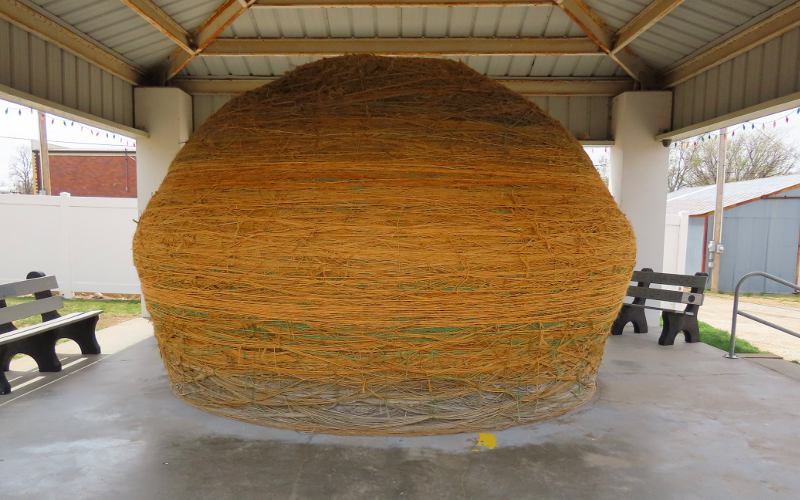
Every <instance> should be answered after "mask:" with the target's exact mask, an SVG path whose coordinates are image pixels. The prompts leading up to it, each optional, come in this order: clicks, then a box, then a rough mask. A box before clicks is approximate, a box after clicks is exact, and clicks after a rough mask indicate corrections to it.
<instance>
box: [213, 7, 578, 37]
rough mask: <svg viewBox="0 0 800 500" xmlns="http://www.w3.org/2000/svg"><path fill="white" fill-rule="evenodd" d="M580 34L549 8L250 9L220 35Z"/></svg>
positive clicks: (441, 35) (565, 17)
mask: <svg viewBox="0 0 800 500" xmlns="http://www.w3.org/2000/svg"><path fill="white" fill-rule="evenodd" d="M447 36H452V37H467V36H475V37H487V36H498V37H515V36H531V37H538V36H550V37H557V36H584V34H583V32H582V31H581V29H580V28H579V27H578V26H577V25H575V23H573V22H572V21H571V20H570V19H569V17H567V15H566V14H564V12H563V11H562V10H561V9H559V8H556V7H553V6H548V5H545V6H526V5H509V6H497V7H485V6H481V7H475V6H448V7H348V8H342V7H275V8H251V9H250V10H249V11H248V12H246V13H245V14H244V15H242V16H241V17H239V18H238V19H237V20H236V21H235V22H234V23H233V24H232V25H231V26H230V27H229V28H228V29H226V30H225V31H223V33H222V35H221V37H223V38H230V37H242V38H281V37H284V38H297V37H309V38H317V37H333V38H350V37H356V38H358V37H447Z"/></svg>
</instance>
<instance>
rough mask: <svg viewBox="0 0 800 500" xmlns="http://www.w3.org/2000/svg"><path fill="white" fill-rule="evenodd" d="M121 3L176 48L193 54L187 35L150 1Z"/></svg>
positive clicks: (181, 27)
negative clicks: (171, 42) (174, 44)
mask: <svg viewBox="0 0 800 500" xmlns="http://www.w3.org/2000/svg"><path fill="white" fill-rule="evenodd" d="M121 2H122V3H124V4H125V5H126V6H127V7H128V8H129V9H131V10H132V11H134V12H136V13H137V14H139V16H141V17H142V18H143V19H144V20H145V21H147V22H148V23H150V24H152V25H153V27H155V28H156V29H157V30H158V31H160V32H161V33H163V34H164V35H165V36H166V37H167V38H169V39H170V40H172V41H173V42H175V43H176V44H177V45H178V47H180V48H181V49H183V50H184V51H186V52H188V53H190V54H192V53H194V49H193V48H192V40H191V38H190V37H189V33H188V32H187V31H186V30H185V29H184V28H183V26H181V25H180V24H179V23H178V22H177V21H175V19H173V18H172V17H170V15H169V14H167V13H166V12H164V11H163V10H162V9H161V7H159V6H158V5H156V4H155V3H153V1H152V0H121Z"/></svg>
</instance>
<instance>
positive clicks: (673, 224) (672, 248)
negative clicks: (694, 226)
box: [663, 212, 689, 274]
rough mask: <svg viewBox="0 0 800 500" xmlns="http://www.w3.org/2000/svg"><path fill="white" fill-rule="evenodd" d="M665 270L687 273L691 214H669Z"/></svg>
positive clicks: (665, 241) (665, 229)
mask: <svg viewBox="0 0 800 500" xmlns="http://www.w3.org/2000/svg"><path fill="white" fill-rule="evenodd" d="M664 223H665V224H664V262H663V266H664V268H663V269H664V272H665V273H674V274H686V245H687V238H688V237H689V214H688V213H686V212H681V213H680V214H678V215H674V214H667V217H666V220H665V221H664Z"/></svg>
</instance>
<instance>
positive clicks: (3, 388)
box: [0, 371, 11, 394]
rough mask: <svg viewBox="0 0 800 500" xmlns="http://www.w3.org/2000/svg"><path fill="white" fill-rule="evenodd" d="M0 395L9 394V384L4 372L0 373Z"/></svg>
mask: <svg viewBox="0 0 800 500" xmlns="http://www.w3.org/2000/svg"><path fill="white" fill-rule="evenodd" d="M0 394H11V384H9V383H8V379H7V378H6V373H5V371H2V372H0Z"/></svg>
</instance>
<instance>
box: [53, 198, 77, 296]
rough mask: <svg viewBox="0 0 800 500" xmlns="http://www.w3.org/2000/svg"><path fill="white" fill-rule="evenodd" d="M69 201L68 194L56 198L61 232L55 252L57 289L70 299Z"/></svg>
mask: <svg viewBox="0 0 800 500" xmlns="http://www.w3.org/2000/svg"><path fill="white" fill-rule="evenodd" d="M70 201H72V200H71V196H70V194H69V193H61V194H60V195H59V197H58V225H59V229H60V231H61V234H60V240H61V241H60V242H59V244H58V248H57V250H56V251H57V252H58V255H59V264H60V265H59V270H58V271H57V274H56V279H57V280H58V288H59V289H60V290H61V293H62V294H63V295H64V297H66V298H68V299H71V298H72V297H74V296H75V290H74V289H73V286H72V275H73V273H72V235H71V234H70V230H69V228H70V226H71V224H70V221H71V219H70V217H71V216H72V214H71V213H70Z"/></svg>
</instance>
